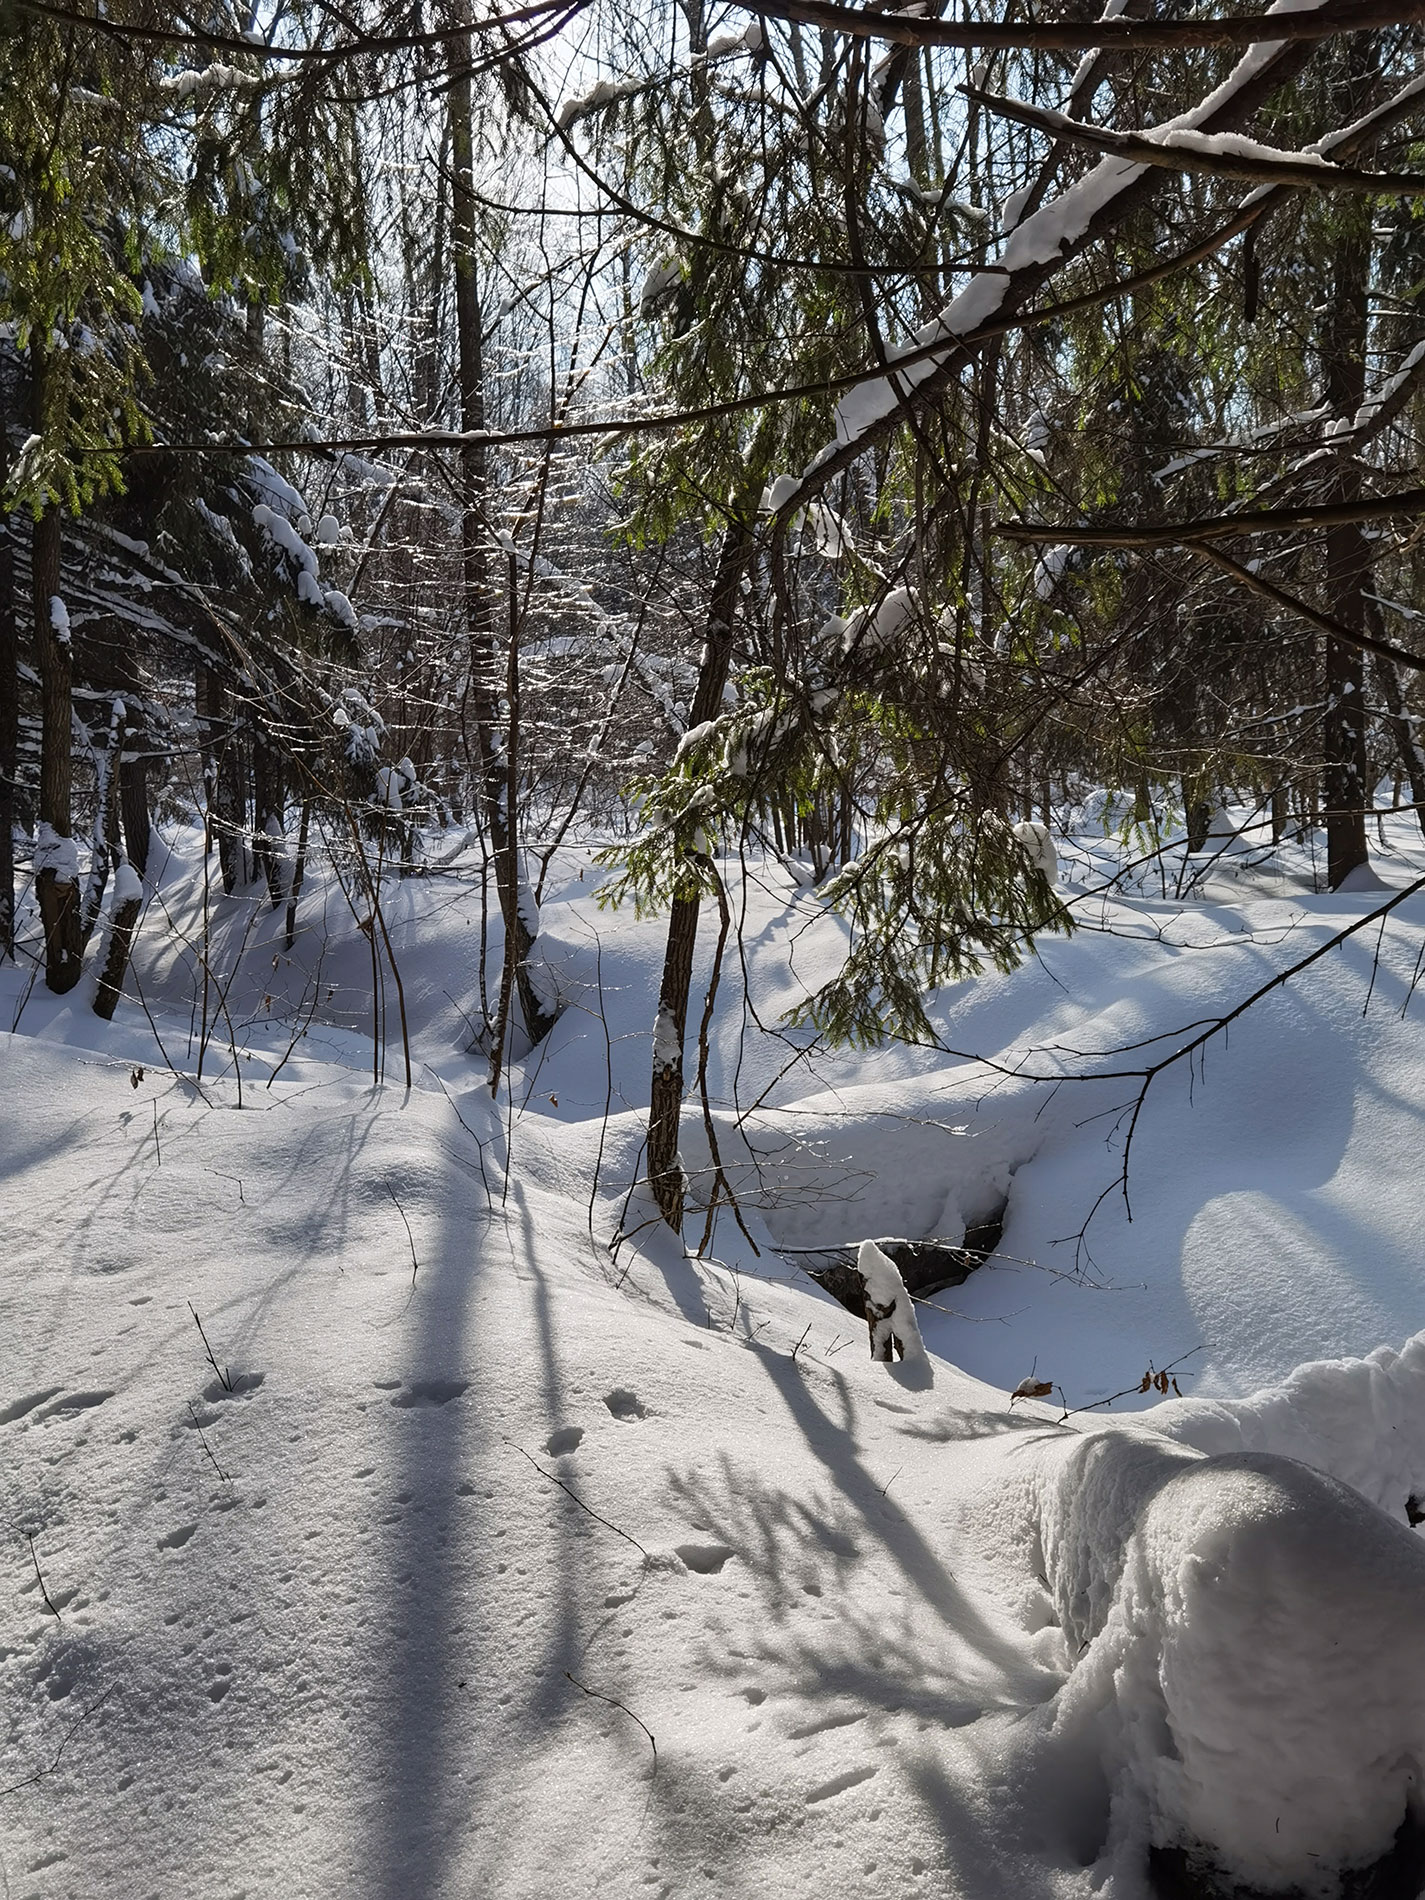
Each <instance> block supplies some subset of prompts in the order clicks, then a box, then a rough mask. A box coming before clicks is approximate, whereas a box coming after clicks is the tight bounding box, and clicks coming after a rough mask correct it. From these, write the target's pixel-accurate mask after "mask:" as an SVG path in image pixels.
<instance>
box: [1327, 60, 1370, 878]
mask: <svg viewBox="0 0 1425 1900" xmlns="http://www.w3.org/2000/svg"><path fill="white" fill-rule="evenodd" d="M1347 57H1348V58H1349V59H1350V60H1351V64H1352V66H1353V67H1354V68H1355V70H1354V71H1353V72H1352V74H1351V77H1352V78H1353V79H1357V80H1359V79H1360V78H1361V77H1362V76H1363V72H1362V68H1361V63H1360V61H1361V55H1360V53H1359V52H1357V53H1355V54H1348V55H1347ZM1356 90H1359V88H1357V89H1356ZM1335 215H1336V217H1337V218H1338V219H1339V220H1340V227H1339V234H1338V236H1337V239H1336V249H1335V255H1334V258H1333V261H1332V278H1333V283H1332V289H1331V306H1330V316H1329V319H1328V324H1327V334H1326V344H1325V357H1326V361H1325V371H1326V400H1327V403H1328V404H1329V406H1330V409H1331V414H1332V415H1333V416H1337V417H1345V418H1346V419H1347V421H1349V420H1350V418H1351V417H1352V416H1354V415H1356V414H1357V412H1358V411H1359V410H1360V408H1361V405H1362V404H1363V403H1364V401H1365V393H1366V331H1367V322H1368V312H1367V306H1366V292H1367V276H1368V273H1369V270H1370V260H1371V218H1370V209H1369V206H1368V205H1366V204H1365V203H1364V202H1361V203H1351V204H1342V205H1340V206H1338V207H1336V208H1335ZM1333 491H1334V492H1333V495H1332V499H1333V500H1335V501H1341V502H1355V501H1359V500H1360V497H1361V467H1360V464H1359V462H1358V461H1357V460H1356V459H1355V457H1354V456H1352V455H1351V454H1350V453H1349V452H1345V453H1342V454H1340V455H1339V456H1338V458H1337V470H1336V480H1335V483H1334V485H1333ZM1369 562H1370V550H1369V546H1368V543H1367V541H1366V538H1365V536H1364V534H1362V532H1361V530H1360V528H1359V527H1358V526H1356V525H1354V524H1351V525H1348V526H1345V527H1337V528H1331V529H1329V530H1328V531H1327V535H1326V594H1327V606H1326V611H1327V612H1328V613H1329V614H1330V615H1331V616H1332V618H1333V619H1335V620H1339V621H1340V622H1341V624H1342V625H1343V626H1346V627H1351V628H1353V629H1356V630H1358V631H1362V632H1363V631H1364V629H1365V614H1366V599H1365V596H1366V591H1367V573H1368V569H1369ZM1325 672H1326V681H1325V684H1326V714H1325V719H1324V721H1323V725H1322V742H1323V746H1324V750H1325V763H1324V767H1323V770H1322V775H1321V790H1322V795H1323V798H1324V800H1325V804H1326V882H1327V885H1328V887H1329V888H1330V889H1331V890H1333V891H1335V890H1339V889H1340V887H1341V885H1342V883H1343V882H1344V881H1345V879H1346V878H1347V877H1349V876H1350V874H1351V872H1352V871H1354V870H1356V869H1357V868H1358V867H1359V866H1361V865H1363V864H1365V863H1366V861H1367V852H1366V794H1367V790H1368V787H1367V784H1366V777H1367V766H1366V706H1365V656H1364V654H1363V653H1362V652H1361V649H1360V648H1359V647H1356V646H1350V645H1348V644H1347V643H1346V642H1345V641H1344V640H1335V639H1332V638H1331V636H1330V635H1329V634H1328V635H1327V636H1326V653H1325Z"/></svg>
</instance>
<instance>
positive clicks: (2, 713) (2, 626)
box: [0, 414, 20, 961]
mask: <svg viewBox="0 0 1425 1900" xmlns="http://www.w3.org/2000/svg"><path fill="white" fill-rule="evenodd" d="M3 447H4V417H3V414H0V450H3ZM19 665H20V630H19V627H18V625H17V623H16V618H15V547H14V543H13V542H12V540H11V539H10V527H9V523H8V522H4V523H0V961H3V960H4V959H5V958H6V957H10V958H12V959H13V957H14V955H15V781H16V775H17V773H18V772H19V769H20V676H19Z"/></svg>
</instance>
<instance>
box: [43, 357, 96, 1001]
mask: <svg viewBox="0 0 1425 1900" xmlns="http://www.w3.org/2000/svg"><path fill="white" fill-rule="evenodd" d="M42 364H43V358H42V357H41V356H40V355H39V353H38V352H36V353H35V357H34V377H35V382H36V386H37V392H38V389H39V386H40V385H42V383H43V379H44V371H43V367H42ZM41 400H42V398H41V397H40V395H39V394H38V393H37V395H36V407H37V408H38V407H39V406H40V403H41ZM59 555H60V513H59V508H58V506H57V505H56V504H55V503H53V502H51V503H50V505H49V506H48V507H47V508H46V509H45V511H44V513H43V514H42V515H41V516H40V518H39V520H38V521H37V522H36V523H35V526H34V535H33V539H32V541H31V543H30V571H31V578H32V581H33V588H32V592H33V596H34V619H35V652H36V655H37V656H38V658H39V671H40V814H39V815H40V830H39V845H38V848H37V851H36V862H37V864H38V867H39V870H38V875H37V876H36V879H35V893H36V896H37V897H38V899H39V907H40V924H41V927H42V928H43V930H44V939H45V982H46V983H47V984H48V985H49V987H50V988H51V989H52V990H54V991H55V993H56V994H57V995H63V994H64V993H65V992H66V991H67V990H72V989H73V988H74V986H75V984H76V983H77V982H78V981H79V972H80V968H81V963H82V954H83V953H82V950H81V947H80V941H79V934H80V916H79V858H78V853H77V851H76V849H75V846H74V843H73V840H72V838H71V836H70V823H71V803H72V791H73V776H74V759H73V751H72V746H73V741H72V738H71V735H70V722H71V718H72V711H71V708H72V704H73V696H72V691H71V688H72V685H73V673H74V662H73V656H72V654H71V652H70V641H69V629H68V627H67V626H66V625H65V624H64V622H63V615H62V608H61V603H60V593H59V587H60V581H59Z"/></svg>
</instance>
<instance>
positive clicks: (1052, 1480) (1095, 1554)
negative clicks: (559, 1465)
mask: <svg viewBox="0 0 1425 1900" xmlns="http://www.w3.org/2000/svg"><path fill="white" fill-rule="evenodd" d="M1037 1488H1038V1490H1039V1500H1038V1512H1037V1517H1038V1531H1039V1544H1040V1549H1039V1552H1038V1556H1039V1559H1040V1561H1041V1563H1042V1574H1043V1576H1044V1577H1045V1579H1046V1580H1047V1582H1048V1585H1049V1589H1050V1592H1051V1595H1052V1597H1053V1599H1054V1603H1055V1608H1056V1611H1057V1614H1058V1621H1059V1623H1060V1626H1061V1629H1062V1633H1063V1637H1064V1644H1065V1651H1066V1660H1067V1661H1068V1662H1069V1663H1070V1665H1071V1667H1072V1673H1071V1675H1070V1677H1069V1679H1068V1682H1067V1683H1066V1685H1065V1687H1064V1689H1063V1690H1062V1691H1061V1693H1060V1699H1059V1707H1058V1710H1057V1713H1056V1718H1055V1724H1054V1739H1055V1746H1056V1747H1058V1748H1062V1749H1064V1750H1065V1751H1066V1752H1067V1754H1068V1755H1069V1756H1072V1757H1073V1758H1074V1759H1076V1760H1078V1759H1081V1757H1082V1755H1083V1753H1085V1752H1096V1753H1097V1755H1098V1758H1099V1760H1100V1761H1101V1763H1102V1766H1103V1769H1104V1773H1105V1776H1106V1780H1107V1784H1108V1787H1109V1789H1110V1790H1111V1803H1110V1812H1109V1818H1108V1841H1107V1850H1108V1851H1109V1852H1110V1853H1111V1854H1112V1855H1113V1856H1114V1857H1115V1858H1116V1859H1117V1858H1120V1857H1121V1858H1124V1859H1130V1860H1136V1859H1139V1857H1141V1856H1142V1855H1143V1854H1144V1853H1145V1852H1146V1853H1148V1854H1149V1855H1150V1856H1151V1859H1152V1866H1153V1870H1154V1874H1155V1878H1156V1881H1157V1884H1158V1885H1159V1889H1160V1891H1161V1892H1163V1893H1164V1894H1178V1895H1194V1896H1197V1897H1198V1900H1205V1897H1206V1896H1209V1895H1213V1896H1219V1897H1221V1900H1226V1897H1227V1896H1235V1895H1239V1894H1242V1893H1244V1892H1245V1893H1247V1894H1257V1893H1260V1894H1275V1895H1287V1894H1290V1895H1297V1896H1306V1897H1308V1900H1335V1897H1336V1896H1341V1895H1354V1896H1359V1897H1360V1900H1364V1896H1365V1895H1367V1894H1370V1895H1376V1896H1379V1897H1380V1900H1384V1896H1386V1895H1395V1894H1399V1895H1400V1896H1401V1897H1402V1900H1414V1895H1415V1894H1416V1892H1417V1887H1418V1880H1417V1878H1416V1876H1417V1874H1418V1872H1419V1869H1418V1868H1417V1867H1416V1866H1414V1865H1413V1862H1414V1860H1415V1859H1416V1857H1417V1855H1418V1847H1419V1839H1420V1836H1419V1830H1418V1826H1417V1821H1418V1818H1419V1816H1420V1813H1421V1762H1422V1757H1425V1546H1422V1544H1421V1542H1420V1541H1419V1540H1418V1539H1417V1538H1416V1537H1415V1535H1414V1534H1413V1533H1412V1532H1411V1531H1410V1530H1408V1529H1407V1528H1406V1527H1405V1526H1404V1525H1403V1524H1400V1523H1397V1522H1395V1521H1394V1520H1393V1519H1391V1518H1390V1517H1388V1516H1387V1515H1386V1514H1385V1513H1384V1512H1383V1511H1380V1510H1378V1509H1377V1508H1376V1506H1375V1505H1373V1504H1371V1503H1370V1502H1369V1501H1368V1500H1367V1499H1366V1498H1364V1497H1362V1496H1361V1495H1360V1494H1359V1493H1358V1492H1356V1491H1353V1490H1352V1489H1351V1488H1350V1487H1349V1486H1348V1485H1345V1484H1343V1483H1341V1482H1340V1481H1339V1480H1337V1479H1335V1478H1331V1477H1327V1476H1326V1475H1325V1474H1323V1473H1321V1472H1319V1471H1315V1470H1312V1469H1311V1468H1310V1467H1309V1466H1306V1465H1301V1464H1298V1463H1296V1462H1295V1461H1294V1460H1292V1459H1289V1458H1281V1457H1276V1456H1273V1455H1270V1454H1267V1453H1238V1454H1234V1455H1230V1456H1224V1457H1212V1458H1208V1457H1202V1456H1197V1455H1193V1454H1191V1453H1185V1452H1184V1451H1183V1450H1182V1449H1180V1448H1178V1447H1175V1446H1171V1445H1168V1444H1167V1443H1165V1442H1164V1441H1161V1440H1157V1439H1156V1438H1152V1437H1149V1436H1148V1435H1146V1434H1138V1433H1136V1432H1103V1433H1094V1434H1093V1435H1092V1436H1090V1437H1089V1438H1088V1439H1086V1440H1083V1441H1081V1442H1079V1443H1078V1444H1076V1445H1073V1446H1072V1447H1065V1448H1064V1450H1063V1452H1062V1453H1059V1452H1057V1451H1056V1453H1055V1454H1054V1455H1053V1462H1052V1463H1051V1466H1050V1468H1049V1470H1048V1471H1047V1472H1045V1473H1041V1476H1040V1479H1039V1482H1038V1487H1037ZM1140 1864H1141V1861H1140ZM1412 1882H1415V1884H1411V1883H1412Z"/></svg>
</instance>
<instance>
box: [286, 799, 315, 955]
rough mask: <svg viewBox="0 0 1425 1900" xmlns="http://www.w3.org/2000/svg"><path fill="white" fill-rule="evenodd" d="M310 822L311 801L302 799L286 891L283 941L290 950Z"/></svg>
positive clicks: (303, 871)
mask: <svg viewBox="0 0 1425 1900" xmlns="http://www.w3.org/2000/svg"><path fill="white" fill-rule="evenodd" d="M311 823H312V801H311V799H310V798H304V799H303V800H302V817H301V821H300V823H299V824H298V826H297V861H296V863H295V864H294V865H293V866H292V888H291V890H289V891H288V893H287V930H286V935H285V937H284V942H285V944H286V946H287V948H288V949H289V950H290V949H291V948H292V945H293V944H294V943H295V942H296V941H297V903H298V900H299V898H300V897H301V895H302V880H303V878H304V877H305V876H306V874H307V836H308V832H309V831H310V828H311Z"/></svg>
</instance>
